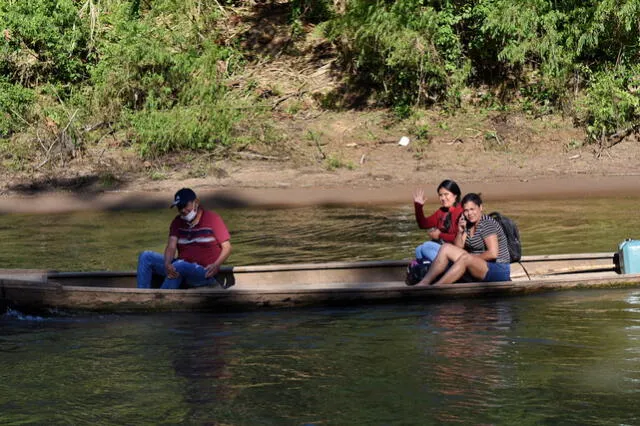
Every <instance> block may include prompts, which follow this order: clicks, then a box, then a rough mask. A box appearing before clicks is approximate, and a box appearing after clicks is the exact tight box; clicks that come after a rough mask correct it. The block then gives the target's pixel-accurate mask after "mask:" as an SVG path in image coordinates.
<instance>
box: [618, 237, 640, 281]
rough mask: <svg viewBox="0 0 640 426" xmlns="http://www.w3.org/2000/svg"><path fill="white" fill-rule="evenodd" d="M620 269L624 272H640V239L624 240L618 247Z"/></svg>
mask: <svg viewBox="0 0 640 426" xmlns="http://www.w3.org/2000/svg"><path fill="white" fill-rule="evenodd" d="M618 253H619V256H620V271H621V272H622V273H623V274H638V273H640V241H638V240H624V241H623V242H621V243H620V247H618Z"/></svg>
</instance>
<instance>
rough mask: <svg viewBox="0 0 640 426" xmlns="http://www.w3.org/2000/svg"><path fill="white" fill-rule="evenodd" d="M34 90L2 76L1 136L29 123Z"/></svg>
mask: <svg viewBox="0 0 640 426" xmlns="http://www.w3.org/2000/svg"><path fill="white" fill-rule="evenodd" d="M34 98H35V96H34V94H33V91H32V90H30V89H27V88H25V87H23V86H21V85H18V84H13V83H10V82H9V81H7V79H6V78H4V77H2V76H0V137H2V136H6V135H10V134H11V133H13V132H15V131H17V130H20V129H21V128H23V127H24V126H25V124H28V122H27V117H26V116H25V115H26V113H27V112H28V111H29V110H30V108H31V105H32V103H33V101H34Z"/></svg>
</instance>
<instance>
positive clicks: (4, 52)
mask: <svg viewBox="0 0 640 426" xmlns="http://www.w3.org/2000/svg"><path fill="white" fill-rule="evenodd" d="M89 1H91V0H87V2H89ZM90 21H91V17H90V16H89V14H84V15H82V14H81V13H80V9H79V2H77V1H74V0H30V1H2V2H0V23H1V24H0V30H2V31H3V34H2V35H3V36H2V37H0V75H4V76H5V77H8V78H9V80H10V81H11V82H13V83H19V84H22V85H24V86H27V87H29V86H33V85H36V84H39V83H42V82H65V83H73V82H78V81H82V80H83V79H85V78H87V77H88V71H87V68H88V67H89V66H90V65H91V63H92V62H93V60H95V57H93V56H92V49H91V24H90Z"/></svg>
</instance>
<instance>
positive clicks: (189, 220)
mask: <svg viewBox="0 0 640 426" xmlns="http://www.w3.org/2000/svg"><path fill="white" fill-rule="evenodd" d="M173 206H176V207H177V209H178V211H179V212H180V214H179V215H177V216H176V217H175V218H174V219H173V221H172V222H171V226H170V228H169V241H168V242H167V246H166V247H165V249H164V255H163V254H160V253H156V252H152V251H144V252H142V253H141V254H140V256H139V257H138V276H137V280H138V288H151V280H152V275H153V274H157V275H160V276H163V277H164V278H165V279H164V282H163V283H162V286H161V287H160V288H162V289H176V288H180V286H181V285H182V284H184V285H185V286H187V287H200V286H207V285H214V284H218V282H217V281H216V279H215V275H216V274H217V273H218V271H219V270H220V266H221V265H222V263H223V262H224V261H225V260H227V258H228V257H229V255H230V254H231V242H230V241H229V239H230V235H229V231H228V230H227V227H226V226H225V224H224V222H223V221H222V218H221V217H220V216H218V215H217V214H216V213H214V212H212V211H209V210H204V209H203V208H202V207H201V206H200V200H199V199H198V197H197V196H196V193H195V192H193V190H191V189H190V188H182V189H181V190H179V191H178V192H176V194H175V196H174V201H173V204H171V207H173ZM176 254H177V256H176Z"/></svg>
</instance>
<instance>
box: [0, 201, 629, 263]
mask: <svg viewBox="0 0 640 426" xmlns="http://www.w3.org/2000/svg"><path fill="white" fill-rule="evenodd" d="M639 202H640V199H638V198H626V199H625V198H623V199H616V200H613V199H588V200H587V199H585V200H568V201H546V202H542V201H534V202H532V201H518V202H503V203H500V204H491V203H489V204H487V205H486V206H485V208H486V210H487V212H489V211H492V210H499V211H501V212H503V213H504V214H506V215H508V216H510V217H512V218H513V219H515V220H516V221H517V223H518V225H519V227H520V231H521V234H522V240H523V252H524V254H525V255H526V254H530V255H531V254H556V253H583V252H612V251H615V250H616V247H617V245H618V244H619V243H620V242H621V241H622V240H624V239H625V238H633V237H635V238H640V231H638V230H639V229H640V216H638V215H635V214H631V213H630V212H634V211H635V209H636V206H637V205H638V204H639ZM435 207H436V206H427V208H426V211H427V212H429V211H431V210H433V209H435ZM219 213H220V214H221V215H222V216H223V218H224V220H225V222H226V223H227V225H228V227H229V229H230V230H231V235H232V243H233V248H234V250H233V254H232V255H231V258H230V259H229V263H232V264H235V265H247V264H264V263H296V262H320V261H333V260H376V259H405V258H409V257H411V256H413V248H414V247H415V246H416V245H417V244H419V243H420V242H421V241H422V240H423V238H425V236H426V233H425V232H424V231H421V230H419V229H417V226H416V224H415V221H414V218H413V207H412V205H410V203H407V205H402V206H391V207H382V208H374V207H371V208H364V207H345V208H322V207H307V208H296V209H282V210H269V209H262V210H259V209H254V208H251V209H230V210H219ZM173 214H175V212H173V211H171V210H169V209H160V210H154V211H122V212H101V213H93V212H92V213H75V214H64V215H4V216H0V238H1V239H2V241H4V244H2V245H1V246H0V257H1V258H2V259H3V261H4V267H6V268H45V269H57V270H131V269H134V268H135V265H136V258H137V254H138V253H139V252H140V251H141V250H143V249H152V250H158V251H162V250H163V248H164V244H165V242H166V236H167V233H168V228H169V222H170V221H171V219H172V217H173V216H172V215H173Z"/></svg>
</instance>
